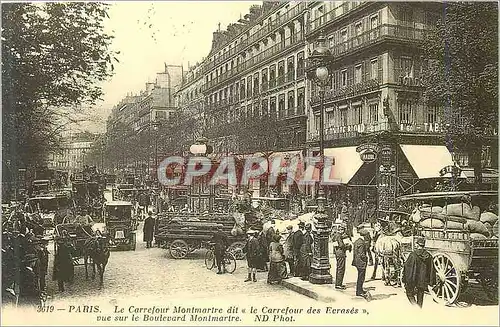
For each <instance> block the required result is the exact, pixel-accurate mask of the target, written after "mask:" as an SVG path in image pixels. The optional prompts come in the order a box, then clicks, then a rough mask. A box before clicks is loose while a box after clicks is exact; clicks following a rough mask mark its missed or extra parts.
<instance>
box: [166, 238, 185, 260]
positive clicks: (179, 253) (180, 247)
mask: <svg viewBox="0 0 500 327" xmlns="http://www.w3.org/2000/svg"><path fill="white" fill-rule="evenodd" d="M188 252H189V247H188V245H187V243H186V241H184V240H175V241H173V242H172V243H171V244H170V255H171V256H172V258H174V259H182V258H184V257H185V256H186V255H187V254H188Z"/></svg>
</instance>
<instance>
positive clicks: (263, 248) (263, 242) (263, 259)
mask: <svg viewBox="0 0 500 327" xmlns="http://www.w3.org/2000/svg"><path fill="white" fill-rule="evenodd" d="M257 241H258V242H259V265H258V267H257V268H258V269H260V270H262V271H268V267H267V263H268V262H269V246H268V243H267V238H266V235H265V234H264V231H261V232H260V233H259V235H258V236H257Z"/></svg>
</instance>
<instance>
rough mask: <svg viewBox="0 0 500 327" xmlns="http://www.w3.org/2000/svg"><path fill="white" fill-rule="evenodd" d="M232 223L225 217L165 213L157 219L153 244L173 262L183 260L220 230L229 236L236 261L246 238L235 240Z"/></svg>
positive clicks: (239, 237) (229, 218)
mask: <svg viewBox="0 0 500 327" xmlns="http://www.w3.org/2000/svg"><path fill="white" fill-rule="evenodd" d="M234 223H235V222H234V219H233V217H231V216H229V215H227V214H217V213H211V214H210V216H207V215H204V214H197V213H179V212H166V213H163V214H162V216H161V217H160V218H159V219H158V222H157V226H156V228H155V242H156V243H157V244H158V245H159V246H160V247H163V248H165V249H169V251H170V255H171V256H172V257H173V258H175V259H182V258H185V257H186V256H187V255H188V253H192V252H194V251H195V250H197V249H201V248H203V247H204V246H205V245H206V244H207V242H208V241H210V240H211V239H212V237H213V235H214V233H215V232H216V231H217V229H218V228H219V227H221V228H222V230H223V231H224V232H225V234H226V235H228V241H229V243H230V246H229V251H231V252H232V253H233V254H234V255H235V257H236V258H237V259H242V258H243V257H244V254H243V251H242V249H243V247H244V246H245V235H244V234H242V233H239V234H237V235H236V236H235V235H233V234H236V233H234V232H233V233H231V231H232V230H233V229H234Z"/></svg>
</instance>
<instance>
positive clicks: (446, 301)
mask: <svg viewBox="0 0 500 327" xmlns="http://www.w3.org/2000/svg"><path fill="white" fill-rule="evenodd" d="M433 264H434V270H435V272H436V284H435V285H432V286H429V292H430V294H431V296H432V298H433V299H434V301H436V302H437V303H440V304H443V305H451V304H453V303H454V302H455V301H456V300H457V298H458V295H459V294H460V292H461V289H460V286H461V285H460V283H461V282H462V281H461V279H462V278H461V276H460V271H458V270H457V266H456V264H455V263H454V262H453V260H451V258H450V257H449V256H448V255H446V254H444V253H437V254H436V255H434V258H433Z"/></svg>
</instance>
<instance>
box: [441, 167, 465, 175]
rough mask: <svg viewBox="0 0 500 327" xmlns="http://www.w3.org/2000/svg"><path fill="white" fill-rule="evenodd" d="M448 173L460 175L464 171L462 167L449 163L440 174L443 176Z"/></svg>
mask: <svg viewBox="0 0 500 327" xmlns="http://www.w3.org/2000/svg"><path fill="white" fill-rule="evenodd" d="M448 173H449V174H451V176H459V175H460V174H461V173H462V169H460V168H459V167H457V166H453V165H449V166H446V167H444V168H443V169H441V170H440V171H439V175H441V176H444V175H446V174H448Z"/></svg>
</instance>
